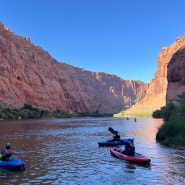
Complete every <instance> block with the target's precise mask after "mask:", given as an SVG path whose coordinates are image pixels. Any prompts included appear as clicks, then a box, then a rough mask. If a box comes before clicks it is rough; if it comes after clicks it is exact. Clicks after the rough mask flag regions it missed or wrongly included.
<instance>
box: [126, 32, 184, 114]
mask: <svg viewBox="0 0 185 185" xmlns="http://www.w3.org/2000/svg"><path fill="white" fill-rule="evenodd" d="M183 91H185V36H182V37H179V38H177V39H176V41H175V42H174V43H173V44H172V45H170V46H169V47H165V48H163V49H162V51H161V52H160V54H159V57H158V67H157V72H156V74H155V77H154V79H152V80H151V81H150V84H149V88H148V90H147V93H146V96H145V98H144V99H143V101H142V102H140V103H139V104H137V105H135V106H133V107H132V108H131V109H128V110H127V111H126V113H127V114H130V113H134V112H135V113H136V112H138V111H143V112H146V113H147V112H148V113H152V112H153V111H155V110H157V109H160V108H161V107H163V106H165V105H166V104H168V103H169V102H173V101H175V98H176V96H177V95H178V94H181V93H182V92H183Z"/></svg>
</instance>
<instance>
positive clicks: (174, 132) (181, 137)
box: [156, 116, 185, 146]
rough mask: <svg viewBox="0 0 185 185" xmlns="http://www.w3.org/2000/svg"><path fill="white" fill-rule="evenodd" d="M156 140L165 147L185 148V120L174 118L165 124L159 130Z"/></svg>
mask: <svg viewBox="0 0 185 185" xmlns="http://www.w3.org/2000/svg"><path fill="white" fill-rule="evenodd" d="M156 139H157V141H159V142H161V143H162V144H165V145H177V146H182V145H184V146H185V118H183V117H177V116H174V117H173V118H171V119H170V120H169V121H168V122H166V123H164V124H163V125H162V126H161V127H160V128H159V130H158V133H157V135H156Z"/></svg>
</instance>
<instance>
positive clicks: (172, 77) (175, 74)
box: [166, 35, 185, 103]
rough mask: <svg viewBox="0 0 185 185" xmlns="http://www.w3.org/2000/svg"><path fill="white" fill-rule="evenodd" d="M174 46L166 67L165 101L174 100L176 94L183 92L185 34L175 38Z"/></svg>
mask: <svg viewBox="0 0 185 185" xmlns="http://www.w3.org/2000/svg"><path fill="white" fill-rule="evenodd" d="M173 47H175V48H176V50H175V52H174V53H173V55H172V57H171V60H170V62H169V64H168V68H167V71H168V72H167V80H168V88H167V96H166V101H167V103H170V102H175V100H176V98H177V95H179V94H181V93H182V92H185V35H184V36H181V37H179V38H177V39H176V42H175V43H174V44H173Z"/></svg>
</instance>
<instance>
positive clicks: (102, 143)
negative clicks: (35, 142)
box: [98, 139, 124, 146]
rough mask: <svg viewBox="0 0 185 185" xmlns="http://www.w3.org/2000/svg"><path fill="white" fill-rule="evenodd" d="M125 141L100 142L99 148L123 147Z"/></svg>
mask: <svg viewBox="0 0 185 185" xmlns="http://www.w3.org/2000/svg"><path fill="white" fill-rule="evenodd" d="M123 141H124V139H121V140H117V141H111V140H108V141H102V142H98V145H99V146H118V145H123Z"/></svg>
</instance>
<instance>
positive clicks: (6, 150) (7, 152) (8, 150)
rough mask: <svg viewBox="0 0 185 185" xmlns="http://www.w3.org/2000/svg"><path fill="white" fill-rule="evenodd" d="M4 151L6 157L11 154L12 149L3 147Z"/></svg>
mask: <svg viewBox="0 0 185 185" xmlns="http://www.w3.org/2000/svg"><path fill="white" fill-rule="evenodd" d="M5 152H6V157H11V155H12V150H11V149H6V148H5Z"/></svg>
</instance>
